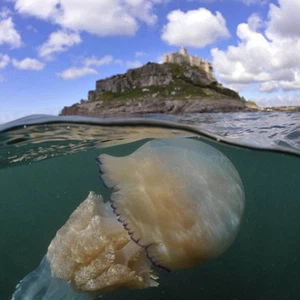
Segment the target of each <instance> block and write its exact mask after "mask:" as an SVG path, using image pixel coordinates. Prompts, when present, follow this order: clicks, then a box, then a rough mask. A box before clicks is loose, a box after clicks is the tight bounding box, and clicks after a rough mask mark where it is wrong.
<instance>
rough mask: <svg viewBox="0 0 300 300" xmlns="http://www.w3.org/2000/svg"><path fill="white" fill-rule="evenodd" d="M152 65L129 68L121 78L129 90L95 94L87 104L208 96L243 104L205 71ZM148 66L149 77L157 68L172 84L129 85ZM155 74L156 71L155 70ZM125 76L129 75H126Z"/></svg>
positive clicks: (186, 67) (178, 66) (235, 95)
mask: <svg viewBox="0 0 300 300" xmlns="http://www.w3.org/2000/svg"><path fill="white" fill-rule="evenodd" d="M151 65H152V63H148V64H147V65H146V66H144V67H141V68H138V69H132V70H130V71H128V73H126V74H123V75H118V76H120V77H121V78H122V79H123V80H124V79H125V80H126V81H127V80H128V83H127V86H129V88H128V89H126V90H124V91H122V92H111V91H102V92H97V90H96V91H95V94H94V96H93V97H92V98H91V99H92V100H90V101H104V102H110V101H114V100H117V101H129V100H132V99H140V100H149V99H155V100H166V99H168V100H175V99H176V100H186V99H197V98H198V99H199V98H210V97H220V96H221V97H222V95H223V96H225V97H226V96H227V97H230V98H235V99H237V100H241V101H243V100H242V99H241V98H240V97H239V95H238V94H237V93H236V92H235V91H233V90H230V89H227V88H224V87H223V86H222V85H221V84H219V83H218V82H217V81H211V80H210V79H208V78H207V75H206V73H205V71H204V70H202V69H201V68H199V67H196V66H190V65H178V64H172V63H168V64H163V65H158V64H154V65H155V66H151ZM147 66H149V76H153V73H151V72H153V67H155V68H156V69H157V72H158V76H170V75H171V76H172V82H171V83H170V84H168V85H156V86H154V85H153V86H148V87H146V86H143V87H139V86H136V87H134V86H132V85H133V83H132V81H138V79H139V77H140V76H145V74H147V70H146V72H145V70H144V71H141V69H142V68H147ZM155 72H156V71H155ZM127 74H128V75H127Z"/></svg>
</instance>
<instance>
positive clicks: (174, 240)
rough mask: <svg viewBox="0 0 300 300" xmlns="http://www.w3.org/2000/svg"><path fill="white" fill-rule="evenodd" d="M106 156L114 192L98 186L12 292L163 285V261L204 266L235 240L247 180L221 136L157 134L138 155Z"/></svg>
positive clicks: (94, 292) (103, 170)
mask: <svg viewBox="0 0 300 300" xmlns="http://www.w3.org/2000/svg"><path fill="white" fill-rule="evenodd" d="M97 161H98V166H99V171H100V178H101V180H102V181H103V183H104V184H105V185H106V186H107V187H108V188H110V189H111V191H112V192H111V195H110V199H109V201H108V202H105V201H104V200H103V197H102V196H101V195H96V194H95V193H94V192H90V193H89V195H88V197H87V198H86V200H84V201H83V202H82V203H81V204H80V205H79V207H78V208H77V209H76V210H75V211H74V212H73V213H72V214H71V216H70V218H69V219H68V221H67V222H66V224H65V225H64V226H63V227H62V228H61V229H59V230H58V232H57V234H56V236H55V237H54V239H53V240H52V242H51V243H50V245H49V247H48V251H47V254H46V255H45V257H44V258H43V260H42V262H41V264H40V266H39V267H38V268H37V269H36V270H35V271H33V272H32V273H30V274H28V275H27V276H26V277H25V278H24V279H23V280H22V281H21V282H20V283H19V285H18V286H17V288H16V291H15V293H14V294H13V298H12V299H15V300H17V299H44V300H48V299H80V300H81V299H94V298H96V297H98V296H100V295H103V294H105V293H109V292H113V291H115V290H117V289H119V288H131V289H144V288H148V287H156V286H158V277H157V275H156V274H155V273H154V271H153V269H152V266H153V265H154V266H157V267H159V268H161V269H164V270H168V271H172V270H176V269H183V268H189V267H193V266H197V265H199V264H201V263H203V262H206V261H209V260H212V259H214V258H216V257H218V256H219V255H221V254H222V253H223V252H225V251H226V250H227V249H228V248H229V246H230V245H231V244H232V243H233V241H234V240H235V238H236V236H237V233H238V230H239V227H240V224H241V219H242V215H243V211H244V205H245V196H244V189H243V184H242V181H241V179H240V176H239V174H238V172H237V170H236V169H235V167H234V166H233V164H232V163H231V162H230V160H229V159H228V158H227V157H226V156H225V155H223V154H222V153H221V152H220V151H218V150H217V149H215V148H213V147H212V146H210V145H208V144H206V143H203V142H200V141H197V140H194V139H187V138H166V139H153V140H151V141H149V142H147V143H145V144H144V145H142V146H141V147H140V148H139V149H137V150H136V151H135V152H133V153H132V154H130V155H128V156H125V157H113V156H110V155H107V154H101V155H100V156H99V157H98V158H97Z"/></svg>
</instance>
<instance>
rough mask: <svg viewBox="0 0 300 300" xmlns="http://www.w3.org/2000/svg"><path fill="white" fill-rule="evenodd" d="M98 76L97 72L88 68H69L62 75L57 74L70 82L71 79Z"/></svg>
mask: <svg viewBox="0 0 300 300" xmlns="http://www.w3.org/2000/svg"><path fill="white" fill-rule="evenodd" d="M95 74H98V73H97V71H96V70H94V69H92V68H88V67H82V68H69V69H66V70H64V71H62V72H60V73H57V76H59V77H61V78H63V79H66V80H70V79H76V78H79V77H83V76H86V75H95Z"/></svg>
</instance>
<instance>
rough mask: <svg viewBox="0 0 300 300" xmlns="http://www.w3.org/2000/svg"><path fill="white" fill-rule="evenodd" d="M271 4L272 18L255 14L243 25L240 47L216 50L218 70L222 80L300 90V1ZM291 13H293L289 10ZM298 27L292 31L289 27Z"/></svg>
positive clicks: (262, 87) (267, 90) (269, 89)
mask: <svg viewBox="0 0 300 300" xmlns="http://www.w3.org/2000/svg"><path fill="white" fill-rule="evenodd" d="M279 4H280V6H278V7H277V6H276V7H275V6H274V5H273V4H272V5H270V10H269V20H268V21H264V20H260V19H259V17H258V16H257V15H252V16H251V17H250V18H249V19H248V22H247V23H242V24H239V25H238V27H237V36H238V37H239V42H238V44H237V45H236V46H229V47H228V48H227V50H225V51H223V50H219V49H217V48H214V49H212V51H211V54H212V56H213V65H214V69H215V71H216V72H217V74H218V77H219V78H220V80H221V81H222V82H224V83H226V84H230V85H241V84H243V85H245V86H250V84H252V83H259V91H260V92H265V93H271V92H274V91H277V90H280V89H282V90H285V91H287V90H297V89H300V75H299V74H300V29H299V28H300V23H299V22H300V21H299V16H298V14H297V13H294V12H293V10H296V11H299V10H300V2H299V1H298V0H280V1H279ZM287 12H289V14H288V13H287ZM291 24H295V25H297V24H299V26H298V25H297V26H295V28H294V29H293V30H291V32H290V33H288V28H289V26H290V25H291Z"/></svg>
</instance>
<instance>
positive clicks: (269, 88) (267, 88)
mask: <svg viewBox="0 0 300 300" xmlns="http://www.w3.org/2000/svg"><path fill="white" fill-rule="evenodd" d="M278 89H279V86H278V83H277V82H276V81H267V82H263V83H262V84H261V85H260V87H259V90H260V91H261V92H264V93H271V92H275V91H277V90H278Z"/></svg>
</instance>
